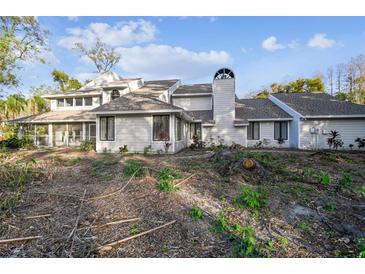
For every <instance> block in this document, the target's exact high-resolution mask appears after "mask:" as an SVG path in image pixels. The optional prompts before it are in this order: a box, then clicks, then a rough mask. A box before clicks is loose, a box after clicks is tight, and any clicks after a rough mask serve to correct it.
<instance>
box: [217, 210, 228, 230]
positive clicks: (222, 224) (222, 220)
mask: <svg viewBox="0 0 365 274" xmlns="http://www.w3.org/2000/svg"><path fill="white" fill-rule="evenodd" d="M228 228H229V225H228V222H227V220H226V214H225V213H224V211H220V212H219V213H218V217H217V219H216V221H215V230H216V231H217V232H223V231H225V230H227V229H228Z"/></svg>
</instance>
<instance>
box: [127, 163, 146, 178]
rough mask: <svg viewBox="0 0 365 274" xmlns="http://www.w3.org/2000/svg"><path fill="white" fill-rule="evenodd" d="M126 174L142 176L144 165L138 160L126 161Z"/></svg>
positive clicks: (128, 175)
mask: <svg viewBox="0 0 365 274" xmlns="http://www.w3.org/2000/svg"><path fill="white" fill-rule="evenodd" d="M123 173H124V176H127V177H130V176H132V175H134V177H140V176H142V175H143V166H142V163H141V162H140V161H137V160H128V161H127V162H126V163H125V166H124V169H123Z"/></svg>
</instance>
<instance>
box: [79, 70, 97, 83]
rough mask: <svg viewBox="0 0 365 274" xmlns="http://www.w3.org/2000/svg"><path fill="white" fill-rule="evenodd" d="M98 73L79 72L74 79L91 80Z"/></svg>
mask: <svg viewBox="0 0 365 274" xmlns="http://www.w3.org/2000/svg"><path fill="white" fill-rule="evenodd" d="M98 75H99V74H98V73H96V72H81V73H78V74H76V76H75V77H76V79H77V80H79V81H80V82H81V83H83V82H85V81H86V80H93V79H95V78H96V77H97V76H98Z"/></svg>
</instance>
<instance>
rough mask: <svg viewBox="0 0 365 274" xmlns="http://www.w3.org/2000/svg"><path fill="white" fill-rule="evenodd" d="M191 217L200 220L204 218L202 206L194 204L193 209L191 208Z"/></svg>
mask: <svg viewBox="0 0 365 274" xmlns="http://www.w3.org/2000/svg"><path fill="white" fill-rule="evenodd" d="M190 217H191V218H192V219H193V220H194V221H197V220H200V219H203V211H202V209H201V208H200V207H198V206H197V205H194V206H193V207H192V208H191V209H190Z"/></svg>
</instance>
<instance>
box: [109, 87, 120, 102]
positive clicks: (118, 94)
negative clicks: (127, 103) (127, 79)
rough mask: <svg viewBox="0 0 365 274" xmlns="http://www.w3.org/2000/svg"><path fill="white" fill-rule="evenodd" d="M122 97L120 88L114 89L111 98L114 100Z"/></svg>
mask: <svg viewBox="0 0 365 274" xmlns="http://www.w3.org/2000/svg"><path fill="white" fill-rule="evenodd" d="M119 97H120V92H119V90H117V89H113V91H112V94H111V99H112V100H114V99H117V98H119Z"/></svg>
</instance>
